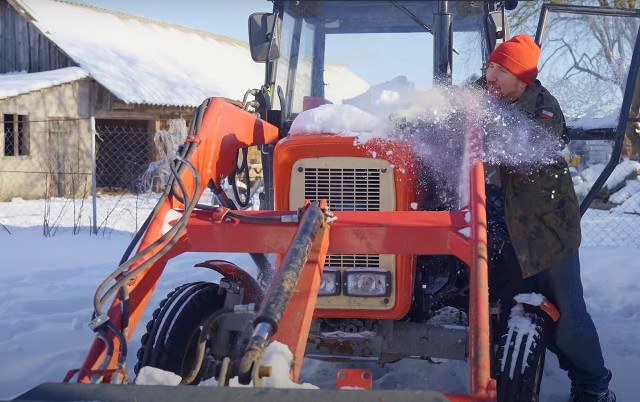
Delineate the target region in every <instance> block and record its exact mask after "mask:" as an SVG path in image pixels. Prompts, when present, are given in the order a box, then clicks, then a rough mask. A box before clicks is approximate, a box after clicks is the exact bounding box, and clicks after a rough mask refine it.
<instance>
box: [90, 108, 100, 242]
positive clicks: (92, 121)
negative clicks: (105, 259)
mask: <svg viewBox="0 0 640 402" xmlns="http://www.w3.org/2000/svg"><path fill="white" fill-rule="evenodd" d="M89 125H90V126H91V127H90V129H91V197H92V201H93V202H92V203H93V230H92V231H93V234H95V235H97V234H98V208H97V190H96V187H97V184H96V181H97V179H96V135H97V133H96V118H95V116H91V118H90V122H89Z"/></svg>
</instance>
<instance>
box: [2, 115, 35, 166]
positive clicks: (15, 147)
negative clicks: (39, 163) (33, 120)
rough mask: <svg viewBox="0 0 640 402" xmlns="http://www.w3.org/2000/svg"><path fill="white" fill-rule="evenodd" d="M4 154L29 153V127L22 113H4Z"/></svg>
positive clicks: (21, 154) (20, 154)
mask: <svg viewBox="0 0 640 402" xmlns="http://www.w3.org/2000/svg"><path fill="white" fill-rule="evenodd" d="M2 123H3V124H2V126H3V131H4V152H3V154H4V156H27V155H29V128H28V124H27V123H28V121H27V116H26V115H24V114H4V115H3V119H2Z"/></svg>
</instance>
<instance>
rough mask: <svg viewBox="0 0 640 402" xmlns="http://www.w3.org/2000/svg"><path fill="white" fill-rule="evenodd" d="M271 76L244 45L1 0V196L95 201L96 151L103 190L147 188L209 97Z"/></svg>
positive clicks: (122, 17) (39, 3) (128, 19)
mask: <svg viewBox="0 0 640 402" xmlns="http://www.w3.org/2000/svg"><path fill="white" fill-rule="evenodd" d="M340 68H342V69H341V70H340V71H339V74H337V75H339V76H340V77H341V79H349V78H351V79H358V80H360V79H359V77H357V76H355V75H354V74H353V73H351V72H350V71H349V70H347V69H346V68H344V67H343V66H340ZM343 70H344V71H343ZM263 77H264V73H263V65H261V64H256V63H254V62H253V61H252V59H251V57H250V55H249V49H248V44H247V43H246V42H243V41H239V40H235V39H231V38H227V37H223V36H219V35H215V34H212V33H208V32H203V31H198V30H194V29H190V28H185V27H181V26H176V25H171V24H167V23H163V22H159V21H153V20H149V19H145V18H141V17H136V16H132V15H127V14H123V13H120V12H115V11H110V10H106V9H101V8H96V7H93V6H87V5H80V4H75V3H71V2H67V1H59V0H0V147H1V150H0V201H6V200H10V199H12V198H15V197H22V198H43V197H48V196H53V197H56V196H66V195H75V196H77V195H85V194H87V190H88V189H89V188H90V185H89V184H90V180H91V166H92V158H93V157H94V155H95V164H96V175H95V176H96V179H97V180H96V181H97V186H98V187H103V188H114V189H122V188H124V189H130V190H135V189H136V188H137V186H138V185H139V178H140V175H141V173H143V172H144V171H145V170H146V169H147V167H148V166H149V163H150V162H152V161H153V160H154V159H156V158H157V152H156V148H155V146H154V134H155V133H156V131H157V130H159V129H161V128H164V127H166V126H167V122H168V121H169V120H171V119H185V120H187V121H189V120H190V118H191V115H192V113H193V110H194V109H195V108H196V107H197V106H198V105H199V104H200V103H201V102H202V101H203V100H204V99H206V98H207V97H211V96H223V97H228V98H233V99H242V97H243V95H244V93H245V92H246V91H247V90H248V89H250V88H256V87H259V86H260V85H261V83H262V80H263ZM345 77H346V78H345ZM360 81H362V80H360ZM341 87H342V88H344V85H343V86H336V88H341ZM344 95H345V96H344V97H347V96H348V95H352V94H344ZM344 97H343V98H344ZM92 122H95V130H96V131H97V133H96V135H95V136H94V135H93V126H92ZM94 150H95V151H94Z"/></svg>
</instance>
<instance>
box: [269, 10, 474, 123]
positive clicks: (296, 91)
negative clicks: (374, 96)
mask: <svg viewBox="0 0 640 402" xmlns="http://www.w3.org/2000/svg"><path fill="white" fill-rule="evenodd" d="M449 3H450V4H451V5H450V6H449V7H448V9H447V10H445V13H448V14H450V15H451V20H452V27H453V32H452V42H453V50H452V63H451V64H452V69H451V77H452V81H453V83H454V84H461V83H464V82H469V81H472V80H475V79H477V78H478V77H480V76H481V74H482V67H483V61H484V60H485V56H484V55H485V50H486V39H485V38H486V36H485V21H486V18H485V15H486V14H485V9H484V8H485V7H486V3H485V2H468V1H460V2H449ZM283 7H284V9H283V14H282V15H283V17H282V26H281V42H280V43H281V45H280V52H281V56H280V59H279V60H278V65H277V75H276V87H277V88H278V90H279V96H278V97H277V99H276V102H280V103H281V109H282V110H283V111H284V112H285V115H286V117H285V118H291V117H292V115H295V114H297V113H300V112H302V111H303V110H304V109H306V108H307V107H308V106H309V105H310V104H315V105H317V104H318V103H328V102H331V103H334V104H340V103H342V102H343V100H347V99H350V98H353V97H355V96H357V95H360V94H362V93H364V92H365V91H367V89H368V88H370V87H371V86H374V85H378V84H382V83H387V84H386V85H387V86H393V85H396V86H401V87H405V88H409V87H410V88H416V89H428V88H429V87H431V86H432V85H433V82H434V61H433V59H434V46H436V47H438V46H440V49H442V46H444V49H445V51H448V47H449V46H448V44H447V43H444V44H439V43H436V41H437V40H438V39H436V38H440V36H439V35H438V34H437V32H434V25H435V19H434V18H435V17H434V15H435V14H436V13H442V12H443V10H439V9H438V7H439V6H438V2H432V1H421V2H417V1H357V0H356V1H353V0H352V1H335V0H331V1H330V0H327V1H300V2H293V1H291V2H284V5H283ZM445 40H446V39H445ZM394 89H396V90H397V89H400V91H399V92H400V93H401V89H402V88H394Z"/></svg>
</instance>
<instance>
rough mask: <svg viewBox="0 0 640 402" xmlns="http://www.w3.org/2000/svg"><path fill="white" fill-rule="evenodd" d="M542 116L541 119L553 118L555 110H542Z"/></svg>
mask: <svg viewBox="0 0 640 402" xmlns="http://www.w3.org/2000/svg"><path fill="white" fill-rule="evenodd" d="M540 118H541V119H553V112H551V111H549V110H544V109H543V110H542V112H541V113H540Z"/></svg>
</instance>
